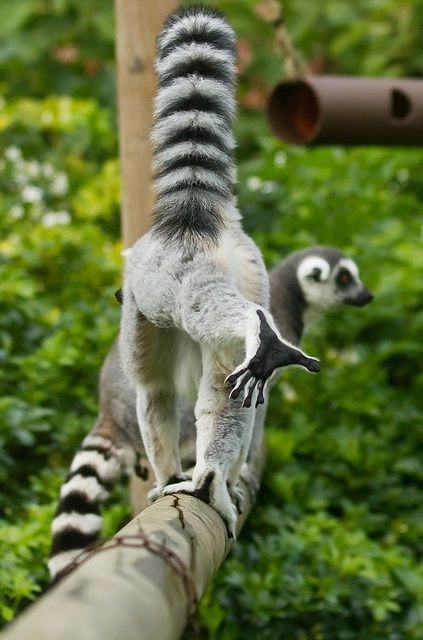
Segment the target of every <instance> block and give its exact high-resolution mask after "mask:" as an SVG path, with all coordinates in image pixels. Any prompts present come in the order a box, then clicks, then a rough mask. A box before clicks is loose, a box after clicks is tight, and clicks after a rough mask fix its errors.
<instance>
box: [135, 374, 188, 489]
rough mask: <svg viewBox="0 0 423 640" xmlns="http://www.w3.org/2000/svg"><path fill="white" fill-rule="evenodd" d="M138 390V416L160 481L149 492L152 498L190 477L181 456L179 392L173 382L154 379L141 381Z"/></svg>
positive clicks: (147, 450) (147, 448) (149, 457)
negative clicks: (168, 486)
mask: <svg viewBox="0 0 423 640" xmlns="http://www.w3.org/2000/svg"><path fill="white" fill-rule="evenodd" d="M136 393H137V407H136V408H137V417H138V423H139V427H140V431H141V437H142V440H143V443H144V448H145V451H146V454H147V457H148V460H149V461H150V464H151V466H152V468H153V471H154V474H155V477H156V484H155V486H154V487H153V489H152V490H151V491H150V492H149V494H148V498H149V500H150V501H153V500H155V499H156V498H158V497H159V496H161V495H162V491H163V487H165V486H166V485H167V484H169V483H175V482H180V481H182V480H185V479H186V478H187V476H186V475H185V474H183V473H182V468H181V463H180V458H179V416H178V413H177V406H176V394H175V390H174V388H173V386H172V385H171V383H170V381H167V383H166V385H164V384H159V383H158V381H151V382H150V384H148V385H142V384H139V385H138V386H137V388H136Z"/></svg>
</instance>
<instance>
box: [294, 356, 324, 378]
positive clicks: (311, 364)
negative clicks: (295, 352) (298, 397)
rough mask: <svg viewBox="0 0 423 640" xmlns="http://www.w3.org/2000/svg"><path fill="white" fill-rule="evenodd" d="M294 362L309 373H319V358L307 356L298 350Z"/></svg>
mask: <svg viewBox="0 0 423 640" xmlns="http://www.w3.org/2000/svg"><path fill="white" fill-rule="evenodd" d="M296 364H299V365H301V366H302V367H305V368H306V369H307V370H308V371H310V372H311V373H319V371H320V360H318V359H317V358H313V357H311V356H307V355H306V354H305V353H301V352H299V357H298V360H297V362H296Z"/></svg>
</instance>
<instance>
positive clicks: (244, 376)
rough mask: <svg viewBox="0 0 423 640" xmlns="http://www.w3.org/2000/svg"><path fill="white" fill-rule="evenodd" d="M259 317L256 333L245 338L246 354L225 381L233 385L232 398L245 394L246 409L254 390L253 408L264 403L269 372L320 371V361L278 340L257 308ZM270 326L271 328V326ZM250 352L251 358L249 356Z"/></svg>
mask: <svg viewBox="0 0 423 640" xmlns="http://www.w3.org/2000/svg"><path fill="white" fill-rule="evenodd" d="M256 313H257V316H258V318H259V324H258V332H257V331H256V332H255V335H252V336H251V337H250V339H248V338H247V355H246V358H245V360H244V362H243V363H242V364H240V365H239V367H237V368H236V369H235V371H234V372H233V373H231V375H230V376H228V378H227V379H226V381H227V382H228V383H229V384H230V385H232V386H233V389H232V391H231V393H230V397H231V398H232V399H236V398H238V397H239V395H240V393H241V391H242V390H244V392H245V397H244V402H243V405H242V406H243V407H250V406H251V402H252V398H253V393H254V391H255V390H256V389H257V400H256V407H257V406H258V405H259V404H263V403H264V394H265V388H266V383H267V381H268V380H269V378H270V377H271V376H272V374H273V372H274V371H275V370H276V369H278V368H280V367H286V366H288V365H293V364H295V365H300V366H302V367H305V368H306V369H308V371H311V372H313V373H317V372H319V371H320V362H319V360H318V359H317V358H313V357H310V356H308V355H306V354H305V353H303V352H302V351H301V350H300V349H298V348H297V347H294V346H293V345H292V344H290V343H289V342H286V341H285V340H283V338H281V337H280V336H279V335H278V333H277V329H276V327H275V326H274V324H273V321H272V317H271V316H270V314H267V313H266V314H265V313H264V312H263V311H262V310H261V309H258V310H257V311H256ZM271 325H273V328H272V326H271ZM252 353H254V355H253V356H251V354H252Z"/></svg>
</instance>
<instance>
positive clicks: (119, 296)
mask: <svg viewBox="0 0 423 640" xmlns="http://www.w3.org/2000/svg"><path fill="white" fill-rule="evenodd" d="M115 298H116V300H117V301H118V302H120V304H122V302H123V291H122V288H121V289H118V290H117V291H116V293H115Z"/></svg>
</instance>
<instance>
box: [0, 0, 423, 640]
mask: <svg viewBox="0 0 423 640" xmlns="http://www.w3.org/2000/svg"><path fill="white" fill-rule="evenodd" d="M212 4H214V5H215V6H218V7H220V8H221V9H223V10H224V11H225V12H226V13H227V15H228V17H229V18H230V20H231V21H232V23H233V24H234V26H235V28H236V30H237V33H238V34H239V67H240V88H239V101H240V111H239V116H238V120H237V131H236V133H237V140H238V160H239V162H238V166H239V200H240V204H241V208H242V210H243V213H244V216H245V226H246V228H247V229H248V230H249V231H250V232H251V233H252V234H253V235H254V237H255V239H256V240H257V242H258V243H259V245H260V247H261V249H262V250H263V253H264V255H265V258H266V261H267V264H268V265H269V266H272V265H273V264H275V263H276V262H277V261H278V260H279V259H280V257H281V256H284V255H286V254H287V253H288V252H289V251H291V250H293V249H297V248H302V247H306V246H308V245H310V244H314V243H325V244H331V245H335V246H338V247H339V248H341V249H343V250H344V251H346V252H347V253H348V254H349V255H351V256H352V257H354V258H355V259H356V260H357V262H358V264H359V265H360V268H361V272H362V276H363V280H364V281H365V283H366V284H367V285H368V286H369V288H371V289H372V291H373V292H374V293H375V296H376V298H375V300H374V302H373V303H372V304H371V305H370V306H369V307H366V308H364V309H352V308H344V309H338V310H335V311H334V312H333V313H332V314H331V315H330V317H328V318H326V319H324V320H323V321H322V322H320V323H319V324H317V325H315V326H314V327H313V329H312V330H311V331H310V333H309V335H308V336H307V337H306V340H305V343H304V344H305V347H306V348H307V349H309V350H310V351H311V352H312V353H314V354H318V355H319V357H320V358H321V359H322V364H323V370H322V373H321V374H320V375H319V376H316V377H313V379H312V380H311V379H310V378H309V377H307V375H306V374H304V373H303V372H301V371H288V372H287V373H286V374H284V376H283V378H282V380H281V381H280V383H279V384H278V386H277V387H276V388H275V389H274V391H273V393H272V399H271V405H270V410H269V416H268V421H267V423H268V424H267V441H268V452H269V459H268V465H267V469H266V473H265V478H264V482H263V487H262V491H261V493H260V498H259V501H258V504H257V506H256V508H255V509H254V511H253V513H252V514H251V516H250V519H249V521H248V525H247V526H246V527H245V529H244V531H243V533H242V536H241V539H240V540H239V543H238V544H237V545H236V547H235V549H234V550H233V552H232V553H231V556H230V557H229V558H228V560H227V561H226V562H225V564H224V567H223V568H222V570H221V571H220V573H219V575H218V577H217V579H216V580H215V581H214V583H213V585H211V587H210V589H209V591H208V592H207V594H206V597H205V598H204V600H203V602H202V604H201V607H200V613H199V618H198V622H199V626H200V630H199V635H198V637H201V638H210V639H215V638H219V640H244V639H245V640H247V638H248V639H249V640H254V639H255V638H257V639H259V638H260V640H266V639H270V638H272V639H275V638H290V639H292V640H334V639H335V638H336V640H403V639H404V640H409V639H410V640H411V639H413V638H416V639H417V638H419V639H421V638H422V637H423V569H422V565H421V557H422V554H423V537H422V535H423V508H422V502H423V501H422V480H423V467H422V462H421V458H420V457H419V447H420V446H421V442H422V436H423V426H422V403H423V400H422V397H423V374H422V362H423V345H422V339H421V336H422V332H423V309H422V301H423V278H422V269H423V251H422V248H421V243H422V235H423V226H422V223H423V217H422V207H423V203H422V200H423V152H422V150H420V149H401V148H395V149H394V148H385V149H382V148H358V147H357V148H350V149H346V148H342V147H336V148H335V147H330V148H325V149H323V148H320V149H319V148H316V149H303V148H299V147H290V146H288V145H284V144H282V143H281V142H279V141H277V140H275V139H274V138H273V136H272V135H271V132H270V130H269V127H268V125H267V123H266V119H265V115H264V106H265V100H266V95H267V94H268V91H269V89H270V88H271V87H272V86H273V85H274V83H275V82H276V81H277V80H279V79H280V78H281V77H282V76H283V61H282V60H281V56H280V53H279V52H278V49H277V47H276V45H275V41H274V34H273V32H272V28H271V26H270V25H269V24H268V22H267V21H266V18H265V15H264V11H263V3H261V2H259V1H253V0H242V1H236V2H235V1H231V0H217V1H216V2H213V3H212ZM284 10H285V16H286V23H287V26H288V29H289V31H290V34H291V36H292V38H293V40H294V43H295V46H296V47H297V49H298V50H299V51H300V53H301V54H302V56H303V58H304V59H305V60H307V62H308V63H309V65H310V67H311V69H312V70H313V71H315V72H318V73H323V72H324V73H339V74H355V75H359V74H362V75H388V76H399V77H403V76H422V75H423V46H422V45H423V2H422V1H421V0H399V1H398V0H397V1H395V0H355V2H351V1H349V0H318V1H316V2H313V3H310V2H307V1H306V0H295V1H294V0H286V2H284ZM0 15H1V21H0V64H1V76H0V91H1V94H0V165H1V172H0V210H1V216H0V364H1V367H0V525H1V527H0V558H1V561H0V617H1V620H2V621H3V623H4V622H7V621H8V620H10V619H12V618H13V617H14V615H16V613H17V612H19V611H20V610H21V609H23V608H24V607H25V606H26V605H27V604H28V602H29V601H30V600H32V599H34V598H35V597H36V596H37V595H38V594H39V593H40V592H41V591H42V590H43V589H44V588H45V586H46V585H47V582H48V577H47V570H46V557H47V554H48V546H49V525H50V521H51V518H52V514H53V511H54V506H55V501H56V498H57V494H58V490H59V487H60V484H61V482H62V481H63V479H64V477H65V474H66V469H67V465H68V464H69V462H70V459H71V457H72V453H73V452H74V451H75V449H76V448H77V446H78V444H79V442H80V440H81V438H82V437H83V436H84V434H85V433H86V432H88V431H89V430H90V428H91V427H92V425H93V421H94V418H95V415H96V411H97V398H96V392H97V391H96V389H97V376H98V371H99V367H100V365H101V362H102V359H103V357H104V355H105V353H106V352H107V349H108V347H109V346H110V344H111V341H112V340H113V338H114V336H115V334H116V330H117V326H118V321H119V307H118V305H117V303H115V301H114V297H113V292H114V291H115V290H116V289H117V288H118V286H119V284H120V270H121V258H120V250H121V244H120V239H119V198H120V195H119V169H118V159H117V134H116V100H115V69H114V15H113V3H112V1H111V0H84V2H81V1H78V0H19V1H18V2H14V3H12V2H9V1H7V0H0ZM114 497H115V500H114V502H113V504H112V506H111V507H110V508H109V509H108V511H107V517H106V533H107V532H108V533H110V532H113V531H114V530H115V529H116V527H118V526H119V524H120V523H121V522H122V521H123V520H124V519H125V518H127V517H128V509H127V506H126V495H125V488H121V489H119V490H118V491H117V492H116V493H115V496H114Z"/></svg>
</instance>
